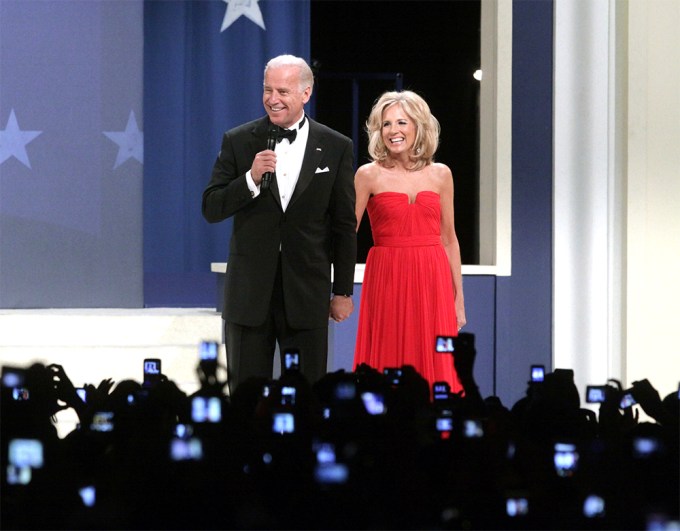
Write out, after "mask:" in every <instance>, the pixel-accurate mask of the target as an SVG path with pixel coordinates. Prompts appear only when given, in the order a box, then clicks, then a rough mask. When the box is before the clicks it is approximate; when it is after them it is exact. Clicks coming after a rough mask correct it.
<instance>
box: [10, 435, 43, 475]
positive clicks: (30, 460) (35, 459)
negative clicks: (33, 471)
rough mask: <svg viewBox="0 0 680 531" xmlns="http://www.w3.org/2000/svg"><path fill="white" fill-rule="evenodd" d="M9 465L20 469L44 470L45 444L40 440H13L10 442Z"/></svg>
mask: <svg viewBox="0 0 680 531" xmlns="http://www.w3.org/2000/svg"><path fill="white" fill-rule="evenodd" d="M8 454H9V464H10V465H13V466H15V467H18V468H23V467H30V468H42V466H43V444H42V442H41V441H39V440H38V439H12V440H10V441H9V451H8Z"/></svg>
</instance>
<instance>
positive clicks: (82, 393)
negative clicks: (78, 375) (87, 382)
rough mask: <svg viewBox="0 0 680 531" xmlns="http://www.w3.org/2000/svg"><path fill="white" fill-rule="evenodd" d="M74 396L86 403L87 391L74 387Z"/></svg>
mask: <svg viewBox="0 0 680 531" xmlns="http://www.w3.org/2000/svg"><path fill="white" fill-rule="evenodd" d="M76 394H77V395H78V398H80V399H81V400H82V401H83V402H85V403H87V391H86V390H85V388H83V387H76Z"/></svg>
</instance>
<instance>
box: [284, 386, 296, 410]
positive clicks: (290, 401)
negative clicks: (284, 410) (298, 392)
mask: <svg viewBox="0 0 680 531" xmlns="http://www.w3.org/2000/svg"><path fill="white" fill-rule="evenodd" d="M281 405H282V406H294V405H295V387H290V386H287V385H284V386H283V387H282V388H281Z"/></svg>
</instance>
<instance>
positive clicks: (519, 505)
mask: <svg viewBox="0 0 680 531" xmlns="http://www.w3.org/2000/svg"><path fill="white" fill-rule="evenodd" d="M505 512H506V514H507V515H508V516H512V517H515V516H524V515H526V514H529V500H527V499H526V498H508V499H506V500H505Z"/></svg>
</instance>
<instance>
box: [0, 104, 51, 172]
mask: <svg viewBox="0 0 680 531" xmlns="http://www.w3.org/2000/svg"><path fill="white" fill-rule="evenodd" d="M41 133H42V131H22V130H21V129H19V123H18V122H17V117H16V115H15V114H14V109H12V110H11V111H10V113H9V118H8V119H7V125H6V126H5V129H4V131H2V130H0V164H2V163H3V162H5V161H6V160H7V159H8V158H10V157H15V158H16V159H17V160H18V161H19V162H21V163H22V164H23V165H24V166H28V167H29V168H30V167H31V161H29V160H28V153H26V144H28V143H29V142H30V141H32V140H33V139H34V138H35V137H37V136H38V135H40V134H41Z"/></svg>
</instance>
